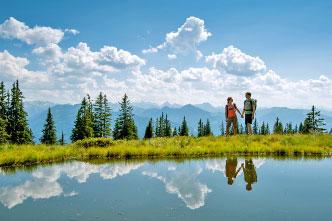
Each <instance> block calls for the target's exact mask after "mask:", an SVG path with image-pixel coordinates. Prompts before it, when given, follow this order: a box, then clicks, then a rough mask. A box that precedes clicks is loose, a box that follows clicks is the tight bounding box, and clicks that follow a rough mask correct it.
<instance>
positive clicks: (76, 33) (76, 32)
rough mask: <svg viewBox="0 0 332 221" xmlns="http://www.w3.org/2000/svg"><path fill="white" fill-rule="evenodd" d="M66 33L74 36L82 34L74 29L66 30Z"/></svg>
mask: <svg viewBox="0 0 332 221" xmlns="http://www.w3.org/2000/svg"><path fill="white" fill-rule="evenodd" d="M65 32H68V33H70V34H73V35H78V34H79V33H80V32H79V31H78V30H76V29H72V28H66V29H65Z"/></svg>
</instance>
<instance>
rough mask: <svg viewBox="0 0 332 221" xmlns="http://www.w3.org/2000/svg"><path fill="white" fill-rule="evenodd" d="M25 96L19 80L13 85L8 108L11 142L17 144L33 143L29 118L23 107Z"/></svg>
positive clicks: (8, 131)
mask: <svg viewBox="0 0 332 221" xmlns="http://www.w3.org/2000/svg"><path fill="white" fill-rule="evenodd" d="M23 98H24V97H23V94H22V92H21V90H20V87H19V82H18V80H17V81H16V82H15V83H14V84H13V87H12V90H11V95H10V100H9V102H10V104H9V107H8V113H7V114H8V115H7V116H8V130H7V133H8V135H9V136H10V141H11V142H12V143H15V144H29V143H33V136H32V131H31V129H30V128H29V125H28V120H27V116H28V114H27V113H26V112H25V110H24V106H23Z"/></svg>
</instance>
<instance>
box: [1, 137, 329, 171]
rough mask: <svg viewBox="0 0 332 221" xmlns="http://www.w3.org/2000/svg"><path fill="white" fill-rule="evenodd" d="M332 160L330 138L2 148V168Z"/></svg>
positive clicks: (178, 139) (108, 141)
mask: <svg viewBox="0 0 332 221" xmlns="http://www.w3.org/2000/svg"><path fill="white" fill-rule="evenodd" d="M227 155H239V156H289V157H292V156H325V157H330V156H332V136H331V135H253V136H246V135H239V136H235V137H213V136H210V137H200V138H196V137H172V138H153V139H148V140H128V141H127V140H117V141H113V140H111V139H108V138H102V139H100V138H99V139H97V138H92V139H86V140H82V141H78V142H76V143H73V144H67V145H64V146H61V145H50V146H48V145H43V144H38V145H13V144H5V145H1V146H0V166H22V165H33V164H39V163H52V162H61V161H66V160H91V159H129V158H143V159H149V158H194V157H215V156H227Z"/></svg>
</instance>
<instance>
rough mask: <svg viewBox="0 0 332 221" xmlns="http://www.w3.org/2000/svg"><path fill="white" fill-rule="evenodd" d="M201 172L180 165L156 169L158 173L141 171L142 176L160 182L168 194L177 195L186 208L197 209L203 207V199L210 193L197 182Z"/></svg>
mask: <svg viewBox="0 0 332 221" xmlns="http://www.w3.org/2000/svg"><path fill="white" fill-rule="evenodd" d="M201 172H202V168H201V167H200V166H197V167H192V166H190V167H185V168H184V167H183V165H181V164H180V165H178V166H177V167H175V166H173V165H171V166H167V167H166V168H165V169H162V168H158V171H154V170H152V171H143V173H142V174H143V175H146V176H150V177H153V178H156V179H158V180H160V181H161V182H163V183H164V184H165V188H166V191H167V192H168V193H171V194H177V196H178V197H179V198H180V199H181V200H182V201H183V202H184V203H185V204H186V206H187V207H188V208H190V209H197V208H200V207H202V206H204V204H205V198H206V196H207V194H208V193H210V192H211V190H210V189H209V188H208V187H207V185H206V184H202V183H200V182H199V180H198V176H199V174H200V173H201Z"/></svg>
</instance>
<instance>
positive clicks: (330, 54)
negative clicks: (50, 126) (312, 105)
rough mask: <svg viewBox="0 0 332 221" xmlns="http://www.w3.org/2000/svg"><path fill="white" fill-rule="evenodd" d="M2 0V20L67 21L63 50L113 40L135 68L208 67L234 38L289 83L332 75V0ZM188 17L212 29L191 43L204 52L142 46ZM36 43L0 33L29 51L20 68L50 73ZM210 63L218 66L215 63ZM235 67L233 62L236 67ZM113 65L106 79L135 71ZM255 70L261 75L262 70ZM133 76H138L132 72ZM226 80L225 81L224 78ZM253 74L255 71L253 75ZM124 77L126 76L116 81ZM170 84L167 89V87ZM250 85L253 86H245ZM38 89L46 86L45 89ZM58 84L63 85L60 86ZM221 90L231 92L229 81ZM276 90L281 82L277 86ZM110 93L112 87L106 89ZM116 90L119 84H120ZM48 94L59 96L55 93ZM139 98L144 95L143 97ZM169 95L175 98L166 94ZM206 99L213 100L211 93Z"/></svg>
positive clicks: (17, 51)
mask: <svg viewBox="0 0 332 221" xmlns="http://www.w3.org/2000/svg"><path fill="white" fill-rule="evenodd" d="M1 5H2V7H1V9H0V24H1V23H3V22H5V21H6V20H7V19H9V18H10V17H13V18H15V19H16V20H17V21H20V22H22V23H24V24H25V25H26V26H28V27H30V28H33V27H35V26H44V27H51V28H53V29H60V30H65V29H67V28H68V29H75V30H78V31H79V34H77V35H70V34H65V35H64V37H63V38H62V39H61V41H59V42H57V45H58V46H59V47H60V48H61V50H62V51H63V52H65V51H66V50H67V49H68V48H69V47H75V46H77V45H78V44H79V42H85V43H86V44H87V45H88V46H89V48H90V49H91V51H98V50H100V49H101V48H102V47H103V46H105V45H109V46H114V47H116V48H118V49H123V50H125V51H128V52H130V53H131V54H132V55H137V56H138V57H140V58H142V59H144V61H145V64H144V65H141V66H140V68H139V69H140V71H141V72H142V73H143V74H144V73H145V72H149V70H150V69H151V68H155V69H157V70H162V71H164V72H167V70H169V69H171V68H175V69H176V70H177V71H179V72H181V71H184V70H188V69H190V68H203V67H208V68H209V70H212V69H213V68H212V67H211V66H208V64H206V63H205V62H204V58H205V57H206V56H209V55H211V54H212V52H214V53H215V54H220V53H222V51H223V50H224V49H225V48H227V47H229V46H230V45H233V46H234V47H235V48H237V49H239V50H241V52H242V53H244V54H246V55H248V56H252V57H259V58H260V59H261V60H262V61H264V64H265V65H266V72H268V71H269V70H273V71H274V72H275V73H276V74H277V76H278V77H280V78H281V79H282V80H285V81H287V82H293V83H294V84H295V83H296V82H298V81H301V80H302V81H310V80H318V79H319V78H320V76H322V75H323V76H324V77H326V78H328V80H329V82H330V79H331V77H332V65H331V60H332V50H331V49H332V29H331V27H332V14H331V11H332V2H331V1H306V0H303V1H292V0H288V1H284V0H279V1H257V0H252V1H245V0H242V1H240V0H239V1H211V0H205V1H184V0H183V1H173V0H169V1H123V0H122V1H93V2H92V1H82V0H81V1H78V0H77V1H61V0H58V1H39V0H38V1H37V0H34V1H23V0H22V1H15V0H14V1H1ZM190 16H194V17H195V18H198V19H200V20H202V21H204V28H205V29H206V33H210V34H211V35H210V36H209V37H208V38H207V39H205V40H202V41H199V42H196V43H195V45H194V46H193V47H194V48H195V50H196V49H197V50H199V51H200V52H201V53H202V55H203V56H202V59H200V60H199V61H196V59H195V58H194V56H192V55H193V52H194V50H192V51H190V50H189V52H186V53H182V52H181V53H179V54H178V55H177V56H176V59H167V54H168V55H171V56H172V55H173V52H172V49H170V48H172V47H173V46H171V47H168V49H166V48H165V49H162V50H160V51H158V53H153V54H149V53H147V54H145V53H142V50H143V49H148V48H153V47H157V46H158V45H160V44H162V43H163V42H165V41H166V40H165V36H166V34H167V33H170V32H176V31H177V29H178V28H179V27H181V25H183V24H184V23H185V21H186V19H187V18H189V17H190ZM0 35H1V34H0ZM184 41H185V39H184ZM36 47H37V46H36V45H35V44H27V43H26V42H24V40H22V39H17V37H8V36H7V37H3V38H0V52H3V51H4V50H7V51H8V52H9V53H10V54H11V55H12V56H15V57H24V58H27V59H28V60H29V64H28V65H26V66H25V67H24V68H25V69H28V70H29V71H38V72H45V73H46V72H47V74H49V75H51V73H50V71H49V70H48V69H49V68H48V67H46V68H45V66H43V67H41V65H40V60H41V59H44V58H40V57H36V56H35V54H32V53H31V52H32V50H33V49H34V48H36ZM173 49H174V47H173ZM174 55H175V54H174ZM210 65H211V64H210ZM215 65H216V66H218V64H216V63H215ZM216 66H215V67H214V68H216ZM0 67H1V66H0ZM232 68H233V69H234V67H232ZM216 69H218V68H216ZM224 69H225V67H219V69H218V70H219V71H220V72H221V74H223V73H224V72H225V71H224ZM135 71H137V69H136V70H135ZM118 72H120V73H121V74H119V73H117V74H115V75H110V74H109V73H107V74H106V75H107V77H108V78H114V79H115V80H117V81H119V80H121V81H124V80H128V78H131V75H132V72H133V71H132V70H131V69H123V70H120V71H118ZM226 72H227V71H226ZM228 72H229V71H228ZM62 74H64V73H62ZM102 74H105V73H102ZM226 74H230V75H235V76H237V75H238V74H234V73H226ZM255 74H257V73H255ZM258 74H261V75H263V73H258ZM106 75H105V76H106ZM180 75H181V74H180ZM240 75H241V74H240ZM53 76H54V74H53ZM134 76H135V77H137V76H136V75H135V74H134ZM207 76H208V74H207ZM0 77H1V76H0ZM246 77H248V76H246ZM274 77H275V76H274ZM4 79H5V78H4ZM135 79H136V78H135ZM0 80H2V79H0ZM9 80H10V79H8V82H9ZM71 80H72V79H71ZM159 80H160V79H159ZM223 80H224V81H225V79H223ZM254 80H255V79H254V78H253V76H252V78H251V79H250V81H254ZM265 80H266V79H265ZM5 81H6V79H5ZM133 81H135V80H133ZM97 82H99V81H97ZM121 83H123V82H120V83H119V84H121ZM185 84H186V83H185ZM240 84H241V82H240ZM279 84H280V82H279ZM281 84H283V83H281ZM304 85H307V84H304ZM293 86H294V85H293ZM325 86H326V85H325ZM25 87H26V90H27V93H28V94H29V96H31V97H32V95H34V93H35V94H37V93H38V91H37V90H35V91H32V90H31V88H32V85H28V84H27V85H25ZM128 87H130V86H129V85H125V86H124V88H128ZM161 87H162V86H161ZM170 87H171V88H172V86H170ZM234 87H236V85H234ZM326 87H327V90H328V92H327V94H328V93H329V92H330V91H331V88H330V84H329V83H328V84H327V86H326ZM192 88H195V89H197V90H198V91H197V90H196V91H195V92H193V93H194V94H196V93H197V94H199V91H202V90H203V89H202V88H200V87H196V86H191V88H190V89H192ZM238 88H240V89H242V88H243V85H239V87H238ZM240 89H238V92H236V94H235V95H234V96H235V97H240V94H242V92H243V91H241V90H240ZM248 89H251V88H250V87H248ZM41 90H42V91H43V92H45V89H41ZM54 90H56V89H54ZM62 90H64V89H63V88H62ZM68 90H69V89H68ZM75 90H76V89H75ZM137 90H138V89H137ZM188 90H189V89H188ZM204 90H205V89H204ZM225 90H226V91H227V90H228V91H229V90H231V88H228V89H225ZM243 90H245V88H243ZM275 90H278V88H277V87H276V88H275ZM189 91H190V90H189ZM253 91H255V88H253ZM84 92H88V90H87V89H86V88H85V89H84V91H83V92H82V93H81V94H84ZM113 92H114V91H110V93H113ZM121 92H124V91H123V90H121ZM134 92H135V91H133V93H134ZM259 92H261V91H257V96H260V95H259ZM71 93H72V94H76V93H75V92H71ZM145 93H146V92H145ZM165 93H166V92H165ZM211 93H212V92H211ZM301 93H302V92H299V96H300V97H299V98H297V100H296V102H295V103H296V104H295V106H301V103H303V102H302V101H303V99H304V97H305V95H304V94H301ZM69 94H70V93H69ZM78 94H80V93H78ZM119 94H120V93H119ZM141 94H144V93H143V92H142V93H141ZM262 94H264V93H262ZM309 95H310V94H308V96H309ZM202 96H209V94H204V95H203V94H202ZM225 96H226V95H225ZM50 99H51V100H53V101H56V102H61V100H60V99H57V98H50ZM73 99H74V98H73ZM77 99H78V98H75V99H74V100H75V101H76V100H77ZM134 99H136V100H140V99H139V98H138V97H137V98H135V97H134ZM301 99H302V100H301ZM141 100H149V99H147V98H143V97H141ZM150 100H151V101H152V102H156V101H159V100H160V99H159V98H157V97H156V98H153V99H150ZM184 100H185V99H183V100H181V99H179V100H175V101H174V102H175V103H183V102H184ZM68 101H70V99H66V101H65V102H68ZM167 101H169V102H171V103H172V100H170V99H168V100H167ZM208 101H209V102H211V103H218V102H217V101H216V100H213V99H212V100H208ZM192 102H193V103H198V102H201V100H199V99H197V100H192ZM275 103H276V106H278V105H281V106H282V104H281V103H280V101H279V100H276V102H275ZM271 105H273V103H267V104H266V106H271ZM264 106H265V105H264ZM274 106H275V105H274Z"/></svg>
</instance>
